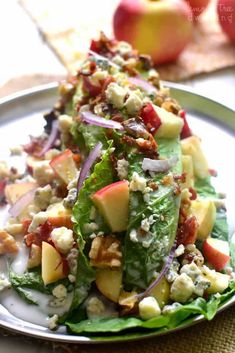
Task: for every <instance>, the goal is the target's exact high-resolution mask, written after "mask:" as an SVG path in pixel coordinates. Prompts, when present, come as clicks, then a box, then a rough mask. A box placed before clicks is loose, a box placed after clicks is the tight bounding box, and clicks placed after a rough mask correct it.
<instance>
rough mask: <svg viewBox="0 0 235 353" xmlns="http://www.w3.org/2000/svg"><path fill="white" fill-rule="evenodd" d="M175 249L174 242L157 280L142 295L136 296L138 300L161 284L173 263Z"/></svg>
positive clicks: (175, 243)
mask: <svg viewBox="0 0 235 353" xmlns="http://www.w3.org/2000/svg"><path fill="white" fill-rule="evenodd" d="M176 247H177V242H176V241H175V242H174V244H173V246H172V248H171V251H170V253H169V255H168V258H167V260H166V262H165V264H164V266H163V267H162V269H161V271H160V273H159V275H158V276H157V278H156V279H155V280H154V281H153V282H152V283H151V284H150V286H149V287H148V288H147V289H146V290H145V291H144V292H143V293H140V294H138V299H142V298H144V297H146V296H147V295H148V294H149V293H150V292H151V290H152V289H153V288H154V287H156V286H157V285H158V284H159V282H161V280H162V279H163V277H164V276H165V275H166V273H167V271H168V270H169V268H170V266H171V264H172V262H173V259H174V256H175V249H176Z"/></svg>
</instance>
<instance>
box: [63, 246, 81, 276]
mask: <svg viewBox="0 0 235 353" xmlns="http://www.w3.org/2000/svg"><path fill="white" fill-rule="evenodd" d="M77 258H78V249H76V248H72V249H71V250H70V252H69V253H68V255H67V257H66V259H67V261H68V265H69V269H70V272H71V274H72V275H76V272H77Z"/></svg>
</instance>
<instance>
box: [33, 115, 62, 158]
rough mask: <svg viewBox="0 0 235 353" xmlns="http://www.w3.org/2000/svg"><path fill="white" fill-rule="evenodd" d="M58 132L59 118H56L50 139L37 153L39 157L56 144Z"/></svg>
mask: <svg viewBox="0 0 235 353" xmlns="http://www.w3.org/2000/svg"><path fill="white" fill-rule="evenodd" d="M58 132H59V130H58V120H54V121H53V123H52V129H51V133H50V135H49V137H48V140H47V141H46V143H45V145H44V147H43V148H42V150H41V151H40V152H38V153H37V154H36V156H37V157H43V156H44V154H45V153H46V152H47V151H48V150H49V149H50V148H51V147H52V146H53V145H54V143H55V141H56V139H57V136H58Z"/></svg>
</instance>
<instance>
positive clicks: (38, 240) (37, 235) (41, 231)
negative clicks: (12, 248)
mask: <svg viewBox="0 0 235 353" xmlns="http://www.w3.org/2000/svg"><path fill="white" fill-rule="evenodd" d="M52 230H53V226H52V224H51V223H50V222H49V221H46V222H45V223H43V224H42V225H40V226H39V227H38V228H37V230H36V231H35V232H34V233H28V234H26V235H25V237H24V240H25V243H26V245H27V246H29V247H30V246H31V245H32V244H35V245H38V246H42V242H43V241H45V242H47V243H50V244H52V242H51V238H50V236H51V232H52Z"/></svg>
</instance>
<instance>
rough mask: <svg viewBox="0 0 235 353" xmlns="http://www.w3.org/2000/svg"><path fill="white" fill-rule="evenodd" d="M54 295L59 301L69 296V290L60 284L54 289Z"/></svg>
mask: <svg viewBox="0 0 235 353" xmlns="http://www.w3.org/2000/svg"><path fill="white" fill-rule="evenodd" d="M52 294H53V295H54V297H56V298H58V299H60V298H65V297H66V296H67V288H66V287H65V286H64V285H63V284H58V286H56V287H55V288H54V289H53V291H52Z"/></svg>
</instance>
